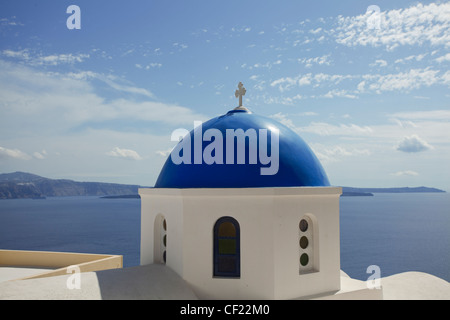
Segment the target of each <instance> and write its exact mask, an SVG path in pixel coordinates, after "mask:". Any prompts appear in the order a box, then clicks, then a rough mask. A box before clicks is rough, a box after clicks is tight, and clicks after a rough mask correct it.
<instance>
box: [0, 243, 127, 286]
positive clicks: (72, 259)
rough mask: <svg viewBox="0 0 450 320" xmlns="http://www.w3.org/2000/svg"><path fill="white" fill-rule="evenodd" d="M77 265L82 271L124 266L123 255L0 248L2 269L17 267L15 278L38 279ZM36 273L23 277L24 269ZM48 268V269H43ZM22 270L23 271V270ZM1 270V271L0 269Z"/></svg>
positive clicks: (64, 272)
mask: <svg viewBox="0 0 450 320" xmlns="http://www.w3.org/2000/svg"><path fill="white" fill-rule="evenodd" d="M71 266H77V267H78V268H79V270H80V272H90V271H99V270H108V269H117V268H122V267H123V258H122V256H121V255H106V254H88V253H71V252H52V251H24V250H0V270H1V268H5V270H7V271H8V273H9V274H11V272H12V271H13V269H14V268H17V270H18V272H17V278H14V276H11V275H10V276H9V278H14V280H25V279H36V278H45V277H53V276H57V275H64V274H67V271H68V267H71ZM33 268H35V271H36V272H34V274H32V275H28V276H25V277H21V276H20V274H21V273H22V271H23V269H29V270H28V273H30V272H31V273H33V272H32V269H33ZM43 269H47V270H45V271H44V270H43ZM21 270H22V271H21ZM0 272H1V271H0Z"/></svg>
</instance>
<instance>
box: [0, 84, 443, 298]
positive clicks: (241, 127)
mask: <svg viewBox="0 0 450 320" xmlns="http://www.w3.org/2000/svg"><path fill="white" fill-rule="evenodd" d="M245 92H246V90H245V88H244V87H243V85H242V84H241V83H239V85H238V90H236V93H235V95H236V97H237V98H239V106H238V107H236V108H234V109H232V110H229V111H228V112H226V113H225V114H223V115H221V116H218V117H216V118H213V119H211V120H209V121H206V122H205V123H201V124H197V126H196V127H195V128H194V129H193V130H192V131H190V132H188V131H187V130H184V131H179V134H178V136H177V135H176V136H175V138H176V140H177V141H178V140H180V141H179V142H178V144H177V146H176V147H175V148H174V149H173V150H172V152H171V154H170V156H169V157H168V159H167V160H166V162H165V164H164V166H163V168H162V170H161V172H160V174H159V177H158V179H157V181H156V184H155V186H154V187H153V188H141V189H139V194H140V197H141V244H140V254H141V259H140V266H134V267H128V268H122V256H111V255H98V254H78V253H56V252H30V251H28V252H24V251H17V252H16V251H14V250H0V300H3V299H90V300H92V299H106V300H108V299H155V300H157V299H176V300H185V299H188V300H193V299H232V300H240V299H245V300H259V299H261V300H264V299H292V300H295V299H389V300H391V299H450V285H449V283H448V282H447V281H445V280H443V279H440V278H438V277H435V276H432V275H430V274H426V273H422V272H405V273H401V274H397V275H392V276H389V277H386V278H381V279H375V280H374V282H369V281H361V280H356V279H351V278H350V277H348V276H347V275H346V274H345V273H344V272H343V271H342V270H340V231H339V197H340V195H341V192H342V190H341V188H340V187H333V186H331V185H330V183H329V181H328V178H327V175H326V173H325V171H324V170H323V168H322V166H321V164H320V162H319V161H318V159H317V158H316V156H315V155H314V153H313V152H312V150H311V149H310V148H309V147H308V145H307V144H306V143H305V142H304V141H303V140H302V139H301V138H300V137H299V136H298V135H297V134H296V133H295V132H293V131H292V130H290V129H289V128H287V127H285V126H284V125H282V124H280V123H278V122H276V121H274V120H273V119H270V118H266V117H262V116H259V115H257V114H254V113H252V112H251V111H250V110H248V109H247V108H245V107H244V106H243V103H242V100H243V99H242V97H243V96H244V95H245ZM172 138H174V137H172ZM29 266H33V268H29ZM47 268H50V269H51V270H50V269H47ZM73 270H78V272H75V273H74V274H72V272H73Z"/></svg>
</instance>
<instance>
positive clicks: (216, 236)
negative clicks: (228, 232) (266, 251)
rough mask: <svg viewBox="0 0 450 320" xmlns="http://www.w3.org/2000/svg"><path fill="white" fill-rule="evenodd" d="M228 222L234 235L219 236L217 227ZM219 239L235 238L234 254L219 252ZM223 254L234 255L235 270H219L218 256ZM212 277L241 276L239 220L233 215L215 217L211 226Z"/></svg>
mask: <svg viewBox="0 0 450 320" xmlns="http://www.w3.org/2000/svg"><path fill="white" fill-rule="evenodd" d="M226 222H230V223H231V224H232V225H233V226H234V228H235V230H236V236H235V237H219V228H220V226H221V225H222V224H223V223H226ZM220 239H235V240H236V245H235V246H236V248H235V249H236V251H235V253H234V254H223V253H219V240H220ZM223 256H229V257H235V258H236V261H235V271H233V272H223V271H219V266H220V262H219V258H220V257H223ZM213 277H221V278H240V277H241V231H240V225H239V222H238V221H237V220H236V219H234V218H233V217H229V216H225V217H221V218H219V219H217V221H216V222H215V224H214V228H213Z"/></svg>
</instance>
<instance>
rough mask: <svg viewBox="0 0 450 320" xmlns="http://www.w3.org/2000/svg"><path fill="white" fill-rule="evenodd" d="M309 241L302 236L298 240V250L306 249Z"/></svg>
mask: <svg viewBox="0 0 450 320" xmlns="http://www.w3.org/2000/svg"><path fill="white" fill-rule="evenodd" d="M308 244H309V241H308V238H307V237H305V236H303V237H301V238H300V248H302V249H306V248H307V247H308Z"/></svg>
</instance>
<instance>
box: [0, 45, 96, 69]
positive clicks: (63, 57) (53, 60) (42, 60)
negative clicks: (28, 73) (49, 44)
mask: <svg viewBox="0 0 450 320" xmlns="http://www.w3.org/2000/svg"><path fill="white" fill-rule="evenodd" d="M2 54H3V56H5V57H8V58H14V59H19V60H23V61H26V62H27V63H28V64H29V65H32V66H40V65H49V66H57V65H60V64H74V63H79V62H83V61H84V60H85V59H88V58H89V54H72V53H69V54H52V55H48V56H43V55H36V54H31V53H30V51H29V50H28V49H24V50H20V51H13V50H3V51H2Z"/></svg>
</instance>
